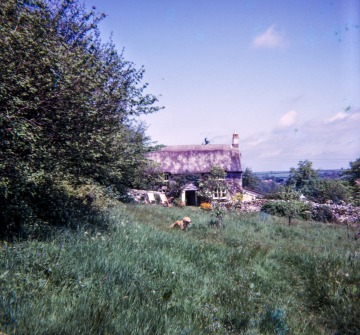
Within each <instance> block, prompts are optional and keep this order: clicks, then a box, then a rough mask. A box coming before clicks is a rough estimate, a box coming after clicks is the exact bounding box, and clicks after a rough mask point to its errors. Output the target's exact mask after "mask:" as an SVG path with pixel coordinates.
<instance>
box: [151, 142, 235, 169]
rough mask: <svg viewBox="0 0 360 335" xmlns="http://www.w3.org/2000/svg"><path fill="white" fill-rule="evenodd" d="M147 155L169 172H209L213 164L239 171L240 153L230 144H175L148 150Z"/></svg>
mask: <svg viewBox="0 0 360 335" xmlns="http://www.w3.org/2000/svg"><path fill="white" fill-rule="evenodd" d="M147 157H148V158H149V159H151V160H153V161H155V162H156V163H158V164H160V167H161V170H162V172H165V173H171V174H186V173H189V174H196V173H209V172H210V171H211V168H212V167H214V166H220V167H222V168H223V169H224V170H225V171H226V172H235V173H236V172H237V173H239V172H241V171H242V170H241V162H240V153H239V149H238V148H234V147H233V146H231V145H222V144H221V145H219V144H208V145H175V146H168V147H164V148H162V149H160V150H158V151H153V152H150V153H149V154H148V155H147Z"/></svg>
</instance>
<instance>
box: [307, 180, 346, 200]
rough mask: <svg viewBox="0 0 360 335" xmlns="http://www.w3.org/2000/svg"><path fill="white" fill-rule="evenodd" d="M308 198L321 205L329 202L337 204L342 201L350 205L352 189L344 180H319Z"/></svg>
mask: <svg viewBox="0 0 360 335" xmlns="http://www.w3.org/2000/svg"><path fill="white" fill-rule="evenodd" d="M308 198H309V199H310V200H314V201H316V202H318V203H321V204H324V203H326V202H327V201H329V200H330V201H332V202H333V203H335V204H338V203H339V202H341V201H344V202H346V203H349V202H350V201H351V188H350V186H349V184H348V183H347V182H346V181H343V180H339V179H319V180H317V181H316V182H315V183H314V185H313V188H312V190H311V193H310V194H308Z"/></svg>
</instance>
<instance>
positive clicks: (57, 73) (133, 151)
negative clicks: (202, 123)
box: [0, 0, 158, 230]
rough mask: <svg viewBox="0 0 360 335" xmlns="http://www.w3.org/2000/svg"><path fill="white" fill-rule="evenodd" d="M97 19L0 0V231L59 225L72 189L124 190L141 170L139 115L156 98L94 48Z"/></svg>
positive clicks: (139, 74)
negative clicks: (36, 223) (31, 224)
mask: <svg viewBox="0 0 360 335" xmlns="http://www.w3.org/2000/svg"><path fill="white" fill-rule="evenodd" d="M103 17H104V16H103V15H97V14H96V13H95V12H94V11H91V12H86V11H85V9H84V6H82V5H80V4H79V2H78V1H77V0H5V1H1V2H0V50H1V52H0V78H1V81H0V112H1V113H0V138H1V142H0V176H1V181H0V210H1V211H0V213H1V214H0V221H1V229H2V230H4V229H8V228H9V227H12V228H13V229H15V230H16V229H18V228H19V227H20V226H21V225H22V224H24V223H26V222H27V221H28V220H30V219H31V221H32V222H34V220H35V221H36V220H38V219H40V220H42V221H47V222H48V223H54V222H58V223H59V222H60V221H64V220H65V221H66V220H68V217H67V215H68V214H69V213H70V214H71V215H72V214H74V213H75V212H77V210H78V209H79V206H78V204H76V205H74V208H73V209H72V207H71V206H70V203H72V204H74V201H75V202H78V203H81V204H84V199H80V198H81V197H79V196H78V195H76V189H77V188H78V187H79V186H81V185H89V184H93V185H97V186H98V187H99V190H100V189H101V192H105V190H106V189H107V188H108V187H110V185H114V186H115V189H116V190H117V191H120V192H121V191H123V190H124V188H126V187H127V186H129V185H131V183H132V181H133V179H134V177H135V173H138V169H137V170H136V169H135V167H139V166H140V165H142V164H145V162H146V160H145V158H144V151H145V148H144V145H145V143H146V141H147V138H146V136H145V132H144V127H143V126H142V125H141V124H139V123H138V121H137V116H139V115H141V114H147V113H152V112H154V111H156V110H157V109H158V107H156V106H155V105H154V104H155V102H156V101H157V100H156V98H155V97H154V96H152V95H149V94H146V93H145V90H146V87H147V84H142V80H143V73H144V69H143V68H141V69H140V70H137V69H135V68H134V65H133V64H132V63H131V62H128V61H126V60H125V59H124V57H123V53H120V54H119V53H118V52H117V51H116V49H115V46H114V44H113V43H112V42H111V41H110V42H108V43H105V44H104V43H102V42H101V40H100V37H99V31H98V28H97V25H98V23H99V22H100V21H101V20H102V19H103ZM69 189H71V190H72V192H73V193H71V192H69ZM74 192H75V193H74ZM99 192H100V191H99ZM74 194H75V195H76V196H74ZM88 196H89V195H88ZM65 198H66V200H64V199H65ZM59 199H62V200H61V201H59ZM62 206H63V207H67V208H62V209H61V207H62ZM65 212H66V213H67V215H64V213H65ZM70 214H69V215H70Z"/></svg>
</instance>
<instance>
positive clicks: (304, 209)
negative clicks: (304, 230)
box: [261, 200, 312, 220]
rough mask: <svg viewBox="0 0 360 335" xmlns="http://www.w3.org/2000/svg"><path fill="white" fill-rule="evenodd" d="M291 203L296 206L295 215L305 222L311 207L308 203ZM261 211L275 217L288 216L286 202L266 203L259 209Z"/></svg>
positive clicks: (293, 201)
mask: <svg viewBox="0 0 360 335" xmlns="http://www.w3.org/2000/svg"><path fill="white" fill-rule="evenodd" d="M292 203H294V205H296V207H297V209H298V211H297V215H298V216H299V217H301V218H302V219H305V220H307V219H308V218H309V211H311V209H312V206H311V205H310V204H308V203H304V202H301V201H295V200H292ZM261 211H263V212H265V213H267V214H271V215H276V216H287V215H288V202H286V201H281V200H278V201H268V202H266V203H265V204H263V206H262V207H261Z"/></svg>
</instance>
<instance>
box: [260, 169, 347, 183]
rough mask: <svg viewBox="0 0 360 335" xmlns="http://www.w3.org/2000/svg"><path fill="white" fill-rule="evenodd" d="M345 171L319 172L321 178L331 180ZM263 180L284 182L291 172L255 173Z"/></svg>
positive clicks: (323, 170)
mask: <svg viewBox="0 0 360 335" xmlns="http://www.w3.org/2000/svg"><path fill="white" fill-rule="evenodd" d="M342 171H343V169H334V170H325V169H322V170H317V172H318V173H319V176H320V178H329V179H335V178H339V177H340V175H341V172H342ZM254 173H255V174H256V175H257V176H258V177H259V178H260V179H261V180H266V179H272V180H275V181H276V182H279V183H281V182H284V181H285V180H286V179H287V178H288V177H289V174H290V173H289V171H264V172H254Z"/></svg>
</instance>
